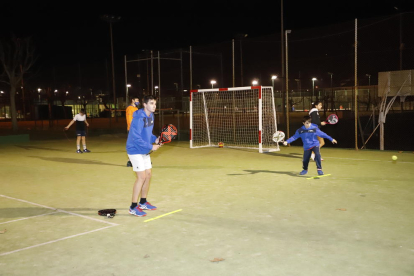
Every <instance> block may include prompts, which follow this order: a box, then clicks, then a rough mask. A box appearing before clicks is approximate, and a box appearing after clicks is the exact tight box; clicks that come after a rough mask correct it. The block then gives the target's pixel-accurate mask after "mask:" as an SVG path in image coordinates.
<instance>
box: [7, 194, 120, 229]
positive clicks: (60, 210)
mask: <svg viewBox="0 0 414 276" xmlns="http://www.w3.org/2000/svg"><path fill="white" fill-rule="evenodd" d="M0 196H1V197H4V198H8V199H12V200H17V201H20V202H24V203H28V204H32V205H35V206H39V207H43V208H47V209H51V210H54V211H57V212H62V213H67V214H70V215H73V216H78V217H82V218H86V219H90V220H94V221H97V222H101V223H106V224H110V225H113V226H117V225H119V224H117V223H112V222H108V221H103V220H100V219H95V218H90V217H88V216H85V215H80V214H76V213H73V212H69V211H65V210H62V209H57V208H53V207H49V206H45V205H41V204H38V203H34V202H30V201H27V200H24V199H19V198H14V197H10V196H5V195H0Z"/></svg>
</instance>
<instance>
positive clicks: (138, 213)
mask: <svg viewBox="0 0 414 276" xmlns="http://www.w3.org/2000/svg"><path fill="white" fill-rule="evenodd" d="M129 213H130V214H131V215H134V216H137V217H145V216H146V215H147V213H145V212H144V211H142V210H141V208H139V207H138V206H137V207H135V208H134V209H131V208H129Z"/></svg>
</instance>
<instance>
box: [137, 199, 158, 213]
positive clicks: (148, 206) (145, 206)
mask: <svg viewBox="0 0 414 276" xmlns="http://www.w3.org/2000/svg"><path fill="white" fill-rule="evenodd" d="M138 205H139V208H141V209H142V210H148V211H154V210H157V207H155V206H154V205H151V203H149V202H148V201H147V202H145V203H144V204H141V203H138Z"/></svg>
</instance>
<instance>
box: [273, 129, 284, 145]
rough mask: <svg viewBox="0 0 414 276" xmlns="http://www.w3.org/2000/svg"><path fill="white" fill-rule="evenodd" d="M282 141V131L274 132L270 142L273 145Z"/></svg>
mask: <svg viewBox="0 0 414 276" xmlns="http://www.w3.org/2000/svg"><path fill="white" fill-rule="evenodd" d="M284 139H285V133H284V132H283V131H280V130H279V131H276V132H275V133H273V136H272V140H273V141H274V142H275V143H280V142H283V141H284Z"/></svg>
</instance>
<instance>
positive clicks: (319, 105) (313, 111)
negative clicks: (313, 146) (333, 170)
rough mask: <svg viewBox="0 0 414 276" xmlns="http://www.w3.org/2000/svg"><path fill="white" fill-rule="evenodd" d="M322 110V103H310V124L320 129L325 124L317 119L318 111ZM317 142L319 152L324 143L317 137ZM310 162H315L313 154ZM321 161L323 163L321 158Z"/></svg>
mask: <svg viewBox="0 0 414 276" xmlns="http://www.w3.org/2000/svg"><path fill="white" fill-rule="evenodd" d="M321 109H322V102H321V101H316V102H313V103H312V108H311V110H310V111H309V116H310V117H311V119H312V124H315V125H317V126H318V127H319V129H321V127H322V126H324V125H326V123H325V122H321V118H320V117H319V110H321ZM317 138H318V141H319V150H320V149H321V148H322V147H323V146H324V145H325V141H324V140H323V138H322V137H319V136H318V137H317ZM311 158H312V160H315V154H314V153H312V155H311ZM321 161H323V158H322V157H321Z"/></svg>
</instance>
